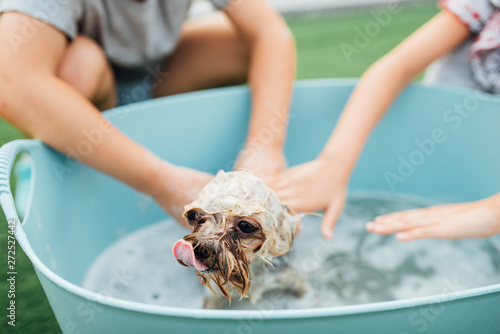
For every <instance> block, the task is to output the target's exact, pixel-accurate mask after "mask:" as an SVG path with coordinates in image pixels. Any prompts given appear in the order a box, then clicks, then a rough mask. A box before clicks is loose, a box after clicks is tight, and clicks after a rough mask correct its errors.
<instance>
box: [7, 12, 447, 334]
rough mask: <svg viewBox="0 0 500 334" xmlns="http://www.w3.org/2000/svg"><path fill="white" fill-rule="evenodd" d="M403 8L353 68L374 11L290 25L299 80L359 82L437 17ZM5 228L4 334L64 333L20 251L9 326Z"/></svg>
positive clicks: (10, 132)
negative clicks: (360, 33) (359, 34)
mask: <svg viewBox="0 0 500 334" xmlns="http://www.w3.org/2000/svg"><path fill="white" fill-rule="evenodd" d="M407 6H408V7H406V6H405V7H403V10H402V12H401V13H400V14H398V15H393V16H392V17H391V22H390V24H389V25H387V27H382V28H381V29H380V33H379V34H378V35H377V36H374V37H373V38H370V43H369V44H368V45H367V46H366V47H365V48H362V49H360V52H359V53H357V54H353V55H352V59H351V61H350V62H349V61H348V60H347V59H346V58H345V57H344V55H343V54H342V51H341V49H340V45H341V43H348V44H351V45H355V44H354V37H355V35H356V32H355V29H356V27H359V28H360V29H364V28H365V26H366V24H367V23H369V22H372V21H374V17H373V16H372V15H371V14H370V11H355V12H342V13H339V14H329V15H325V16H322V17H319V18H307V19H290V20H288V23H289V25H290V28H291V30H292V32H293V33H294V35H295V38H296V41H297V47H298V73H297V77H298V78H299V79H309V78H326V77H359V76H360V75H361V74H362V73H363V72H364V70H366V68H367V67H368V66H370V64H372V63H373V62H374V61H376V60H377V59H378V58H379V57H381V56H383V55H384V54H385V53H386V52H387V51H389V50H390V49H392V48H393V47H394V46H396V45H397V44H398V43H399V42H401V41H402V40H403V39H404V38H405V37H406V36H408V35H409V34H410V33H411V32H412V31H414V30H415V29H416V28H418V27H419V26H420V25H421V24H423V23H424V22H425V21H427V20H428V19H429V18H431V17H432V16H433V15H434V14H436V13H437V11H438V9H437V7H436V6H435V5H433V4H425V5H419V6H409V5H407ZM20 138H23V135H22V133H21V132H19V131H18V130H16V129H14V128H13V127H12V126H10V125H9V124H7V123H6V122H5V121H3V120H2V119H0V145H3V144H5V143H6V142H9V141H11V140H15V139H20ZM6 249H7V223H6V221H5V217H4V215H3V213H2V212H0V254H1V255H0V258H2V259H4V260H2V264H1V265H0V268H1V269H0V296H2V297H1V298H0V300H1V302H0V308H1V309H2V312H0V314H1V317H0V333H10V332H12V333H14V332H15V333H28V334H29V333H37V334H38V333H60V329H59V327H58V325H57V323H56V321H55V318H54V315H53V313H52V311H51V309H50V306H49V304H48V302H47V298H46V297H45V295H44V292H43V290H42V287H41V286H40V283H39V282H38V279H37V277H36V274H35V272H34V270H33V267H32V265H31V263H30V261H29V260H28V258H27V257H26V255H25V254H24V252H23V251H22V250H21V248H20V247H17V254H16V266H17V272H18V276H17V282H16V283H17V286H16V306H17V312H16V315H17V316H16V327H15V328H11V327H10V326H8V325H7V321H6V319H7V318H6V316H5V315H6V307H7V306H8V305H7V303H8V300H7V298H6V294H7V291H8V288H7V284H6V278H7V275H6V272H7V254H6Z"/></svg>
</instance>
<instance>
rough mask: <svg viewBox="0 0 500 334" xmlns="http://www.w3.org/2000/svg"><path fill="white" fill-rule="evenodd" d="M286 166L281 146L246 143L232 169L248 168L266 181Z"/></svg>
mask: <svg viewBox="0 0 500 334" xmlns="http://www.w3.org/2000/svg"><path fill="white" fill-rule="evenodd" d="M285 168H286V159H285V155H284V154H283V150H282V149H281V148H272V147H257V146H254V145H247V146H245V148H244V149H243V150H242V151H241V152H240V155H239V156H238V159H237V160H236V164H235V167H234V170H249V171H252V172H254V173H255V175H257V176H258V177H260V178H261V179H262V180H263V181H264V182H266V183H268V182H269V181H270V180H272V179H273V178H275V177H276V176H277V175H278V174H279V173H281V172H282V171H283V170H285Z"/></svg>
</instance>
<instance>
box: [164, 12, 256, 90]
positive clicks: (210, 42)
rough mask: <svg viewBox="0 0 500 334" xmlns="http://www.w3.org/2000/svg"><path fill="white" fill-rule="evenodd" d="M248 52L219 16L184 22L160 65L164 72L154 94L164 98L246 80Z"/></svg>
mask: <svg viewBox="0 0 500 334" xmlns="http://www.w3.org/2000/svg"><path fill="white" fill-rule="evenodd" d="M248 65H249V52H248V48H247V47H246V45H245V44H244V43H243V41H242V40H241V39H240V37H239V36H238V33H237V31H236V30H235V28H234V27H233V25H232V24H231V22H230V21H229V20H228V19H227V18H226V17H225V16H224V14H222V13H217V14H214V15H211V16H209V17H206V18H201V19H197V20H193V21H188V22H186V23H185V25H184V27H183V31H182V36H181V40H180V42H179V45H178V46H177V48H176V50H175V51H174V53H173V54H172V55H170V56H169V57H168V58H167V59H166V61H165V62H164V64H163V66H162V72H163V73H168V75H167V76H166V78H165V79H164V80H162V81H161V82H160V81H159V84H158V85H157V86H156V87H155V90H154V95H155V96H156V97H158V96H166V95H172V94H178V93H184V92H189V91H193V90H200V89H206V88H213V87H218V86H224V85H230V84H239V83H243V82H245V81H246V79H247V71H248V67H249V66H248Z"/></svg>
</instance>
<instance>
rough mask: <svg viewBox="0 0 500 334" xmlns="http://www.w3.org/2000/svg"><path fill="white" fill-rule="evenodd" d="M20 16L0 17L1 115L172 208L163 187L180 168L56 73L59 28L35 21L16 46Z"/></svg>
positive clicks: (61, 39) (61, 43) (62, 40)
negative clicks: (94, 136)
mask: <svg viewBox="0 0 500 334" xmlns="http://www.w3.org/2000/svg"><path fill="white" fill-rule="evenodd" d="M22 18H23V15H22V14H19V13H15V12H8V13H5V14H3V15H2V16H1V17H0V50H2V52H0V92H1V94H0V116H1V117H3V118H4V119H6V120H7V121H8V122H9V123H11V124H13V125H14V126H16V127H18V128H19V129H21V130H23V131H24V132H26V133H28V134H29V135H31V136H33V137H35V138H38V139H40V140H42V141H43V142H45V143H46V144H47V145H49V146H52V147H53V148H55V149H56V150H58V151H60V152H63V153H65V154H68V155H70V156H73V158H76V159H78V160H80V161H81V162H82V163H84V164H86V165H89V166H91V167H93V168H96V169H98V170H100V171H102V172H104V173H107V174H109V175H111V176H113V177H115V178H117V179H119V180H121V181H123V182H125V183H126V184H128V185H130V186H131V187H133V188H135V189H137V190H139V191H141V192H144V193H146V194H149V195H151V196H152V197H154V198H155V199H157V200H158V201H159V202H160V204H162V205H163V206H164V207H165V208H166V209H168V210H169V211H170V212H172V210H171V208H170V207H169V205H170V204H171V202H172V197H173V194H172V193H168V192H166V187H165V185H166V184H175V183H176V182H175V178H176V177H178V176H179V174H178V172H177V169H178V168H176V167H174V166H172V165H170V164H168V163H165V162H164V161H162V160H161V159H159V158H158V157H156V156H155V155H153V154H152V153H150V152H149V151H147V150H146V149H144V148H143V147H141V146H140V145H138V144H136V143H135V142H133V141H132V140H130V139H129V138H128V137H126V136H125V135H123V134H122V133H121V132H120V131H118V130H117V129H116V128H114V127H113V126H112V125H111V124H109V122H108V121H107V120H106V119H104V118H103V117H102V116H101V114H100V112H99V111H98V110H97V109H96V108H95V107H94V106H93V105H92V104H91V103H90V102H89V101H87V100H86V99H85V98H84V97H83V96H82V95H80V93H78V92H77V91H76V90H74V89H73V88H72V87H71V86H69V85H67V84H66V83H65V82H63V81H62V80H60V79H59V78H58V77H57V76H56V72H57V68H58V65H59V63H60V61H61V59H62V57H63V55H64V52H65V50H66V48H67V40H66V37H65V36H64V35H63V34H62V33H61V32H59V31H58V30H56V29H55V28H53V27H52V26H49V25H47V24H44V23H42V22H40V21H38V22H37V24H36V26H37V27H38V30H37V32H36V34H35V35H34V36H32V37H31V38H28V39H25V40H24V42H23V43H21V44H19V45H18V46H17V47H14V45H13V44H12V43H11V40H10V39H9V36H14V35H17V36H23V35H22V31H23V30H22V29H23V21H22ZM30 19H32V20H35V19H33V18H30ZM96 131H97V132H99V133H100V134H101V135H102V139H101V140H100V141H99V142H97V143H95V144H93V145H92V146H91V147H90V149H89V147H88V146H87V147H86V149H85V150H83V149H82V143H84V142H89V141H88V136H86V135H85V134H86V133H87V134H88V133H92V132H93V133H95V132H96ZM75 152H77V153H78V154H75ZM75 155H76V156H75ZM117 166H119V167H118V168H117ZM184 204H186V203H184ZM179 205H180V204H179Z"/></svg>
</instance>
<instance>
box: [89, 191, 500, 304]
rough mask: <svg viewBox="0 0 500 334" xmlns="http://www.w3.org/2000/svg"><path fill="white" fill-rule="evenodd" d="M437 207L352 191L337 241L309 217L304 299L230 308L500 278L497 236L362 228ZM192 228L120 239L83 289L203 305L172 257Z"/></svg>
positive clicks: (154, 228) (350, 299)
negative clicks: (435, 236)
mask: <svg viewBox="0 0 500 334" xmlns="http://www.w3.org/2000/svg"><path fill="white" fill-rule="evenodd" d="M433 204H435V203H432V202H430V201H429V200H426V199H422V198H417V197H414V196H407V195H396V194H381V193H358V194H355V195H352V196H350V197H349V199H348V201H347V203H346V206H345V209H344V212H343V214H342V216H341V218H340V219H339V221H338V222H337V225H336V228H335V231H334V232H335V233H334V238H333V240H331V241H325V240H324V239H323V238H322V237H321V234H320V223H321V217H316V216H306V217H304V219H303V228H302V231H301V232H300V234H299V236H298V237H296V239H295V242H294V245H293V247H292V252H291V254H290V256H289V261H290V265H291V266H292V267H293V268H294V269H295V270H297V271H298V272H299V273H300V274H301V275H302V277H303V278H304V280H305V284H306V288H307V291H306V293H305V294H304V295H303V296H302V297H300V298H299V297H296V296H294V295H293V294H289V293H287V292H285V291H281V290H277V291H270V292H268V293H266V294H265V295H264V297H263V299H262V300H260V301H259V303H258V304H257V305H252V304H251V303H250V302H249V300H248V298H245V299H242V300H241V301H240V300H239V299H238V298H234V299H233V301H232V304H231V305H230V306H229V305H228V306H226V308H230V309H259V308H260V307H261V306H262V305H266V309H269V308H272V309H297V308H319V307H331V306H345V305H354V304H365V303H373V302H382V301H391V300H401V299H408V298H416V297H424V296H430V295H441V296H443V294H445V293H446V296H452V295H454V294H459V293H460V291H463V290H466V289H471V288H476V287H481V286H487V285H491V284H495V283H500V241H499V240H498V238H490V239H469V240H454V241H449V240H417V241H412V242H406V243H402V242H399V241H397V240H396V239H395V237H394V236H393V235H390V236H379V235H375V234H370V233H367V232H366V231H365V229H364V224H365V223H366V222H368V221H371V220H372V219H373V218H374V217H375V216H378V215H381V214H385V213H389V212H394V211H399V210H406V209H411V208H420V207H426V206H429V205H433ZM188 233H189V231H188V230H187V229H185V228H183V227H181V226H180V225H179V224H178V223H176V222H175V221H174V220H173V219H167V220H165V221H161V222H159V223H156V224H153V225H150V226H148V227H146V228H143V229H141V230H139V231H136V232H134V233H132V234H130V235H128V236H126V237H124V238H122V239H120V240H118V241H117V242H115V243H114V244H112V245H110V246H109V247H108V248H107V249H106V250H104V252H102V253H101V254H100V255H99V257H98V258H97V259H96V260H95V261H94V263H93V265H92V266H91V268H90V269H89V270H88V272H87V275H86V277H85V279H84V282H83V284H82V285H83V287H84V288H86V289H88V290H91V291H94V292H98V293H102V294H104V295H106V296H112V297H115V298H119V299H124V300H128V301H135V302H140V303H145V304H152V305H162V306H173V307H182V308H195V309H196V308H202V307H203V299H204V296H205V294H206V291H205V290H204V289H205V288H203V287H202V286H201V284H200V281H199V279H198V277H197V276H196V275H195V272H194V269H193V268H186V267H184V266H181V265H180V264H179V263H178V262H177V261H176V260H175V259H174V257H173V255H172V246H173V245H174V243H175V242H176V241H177V240H178V239H179V238H181V237H183V236H184V235H186V234H188ZM252 284H258V282H253V283H252ZM250 293H251V292H250ZM269 305H270V306H269Z"/></svg>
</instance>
